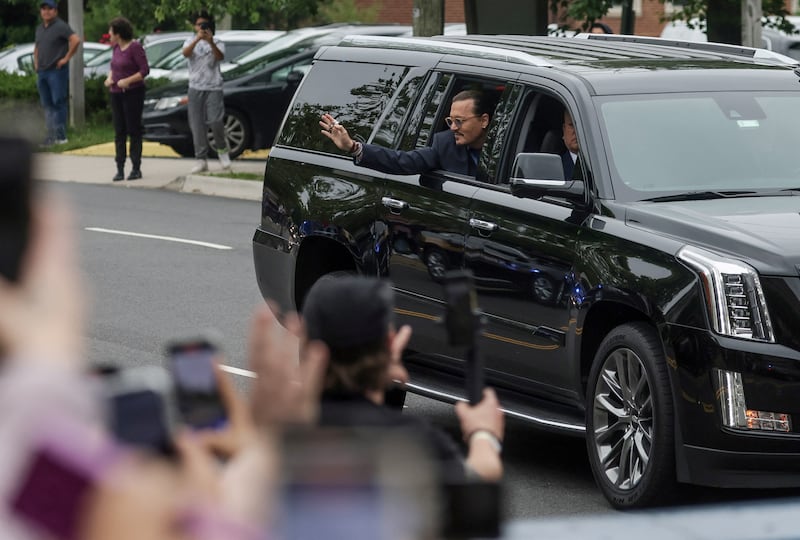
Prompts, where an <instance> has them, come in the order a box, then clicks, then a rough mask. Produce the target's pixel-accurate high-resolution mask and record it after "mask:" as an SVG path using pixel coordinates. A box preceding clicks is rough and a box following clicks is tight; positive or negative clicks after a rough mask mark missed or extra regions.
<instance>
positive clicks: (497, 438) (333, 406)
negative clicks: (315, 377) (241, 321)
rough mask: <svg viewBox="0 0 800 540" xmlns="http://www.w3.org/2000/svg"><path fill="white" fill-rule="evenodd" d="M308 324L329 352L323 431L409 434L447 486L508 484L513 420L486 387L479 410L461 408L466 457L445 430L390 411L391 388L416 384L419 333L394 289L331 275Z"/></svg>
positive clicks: (306, 314) (312, 304) (311, 298)
mask: <svg viewBox="0 0 800 540" xmlns="http://www.w3.org/2000/svg"><path fill="white" fill-rule="evenodd" d="M302 318H303V323H304V326H305V332H306V335H305V339H306V340H308V342H313V341H315V340H318V341H321V342H323V343H324V344H325V345H327V346H328V350H329V359H328V367H327V373H326V375H325V380H324V389H323V395H322V402H321V407H320V413H319V414H320V421H319V422H320V425H322V426H327V427H364V428H376V429H384V430H385V429H389V430H394V429H405V430H406V431H407V432H408V433H409V434H411V435H414V436H416V437H417V438H418V439H419V440H420V442H421V443H423V444H424V445H426V446H427V447H428V448H429V450H430V451H431V453H432V456H433V458H434V459H435V460H437V461H438V463H439V464H440V471H441V474H442V479H443V480H444V481H445V482H458V481H461V480H464V479H468V478H470V477H477V478H478V479H481V480H484V481H490V482H496V481H499V480H500V479H501V478H502V476H503V463H502V460H501V457H500V452H501V441H502V439H503V434H504V431H505V419H504V416H503V412H502V410H501V409H500V405H499V403H498V400H497V396H496V394H495V392H494V390H493V389H491V388H486V389H484V390H483V399H482V400H481V401H480V402H479V403H478V404H476V405H474V406H471V405H469V404H468V403H466V402H459V403H457V404H456V407H455V409H456V414H457V415H458V418H459V422H460V426H461V433H462V435H463V438H464V442H465V443H466V446H467V448H468V453H467V456H466V458H464V457H463V455H462V453H461V450H460V449H459V448H458V445H456V443H455V442H454V441H453V440H452V438H451V437H450V436H449V435H448V434H446V433H445V432H444V431H442V430H440V429H438V428H435V427H434V426H432V425H430V424H428V423H427V422H424V421H423V420H422V419H420V418H418V417H414V416H410V415H404V414H401V412H400V411H398V410H396V409H394V408H392V407H389V406H388V405H386V397H387V389H389V388H390V386H392V385H393V384H396V383H397V382H399V383H405V382H407V381H408V372H407V371H406V368H405V367H404V366H403V363H402V354H403V350H404V349H405V347H406V345H407V344H408V341H409V339H410V338H411V327H409V326H403V327H401V328H400V329H396V328H395V326H394V291H393V290H392V288H391V286H390V285H389V283H387V282H386V281H382V280H380V279H377V278H368V277H363V276H347V277H336V278H333V277H327V278H326V277H323V278H322V279H320V280H319V281H317V283H315V284H314V285H313V286H312V287H311V289H310V290H309V292H308V296H306V299H305V303H304V306H303V310H302Z"/></svg>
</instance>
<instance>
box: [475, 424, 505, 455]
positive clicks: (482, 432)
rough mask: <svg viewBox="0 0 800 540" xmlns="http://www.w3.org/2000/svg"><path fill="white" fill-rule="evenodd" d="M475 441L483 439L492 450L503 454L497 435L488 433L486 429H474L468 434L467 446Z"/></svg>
mask: <svg viewBox="0 0 800 540" xmlns="http://www.w3.org/2000/svg"><path fill="white" fill-rule="evenodd" d="M475 439H483V440H485V441H489V444H491V445H492V448H494V449H495V451H496V452H497V453H498V454H500V453H502V452H503V445H502V444H501V443H500V439H498V438H497V435H495V434H494V433H492V432H491V431H489V430H488V429H476V430H475V431H473V432H472V433H470V434H469V437H468V438H467V440H468V441H469V444H472V441H474V440H475Z"/></svg>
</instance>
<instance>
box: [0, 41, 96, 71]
mask: <svg viewBox="0 0 800 540" xmlns="http://www.w3.org/2000/svg"><path fill="white" fill-rule="evenodd" d="M34 45H35V44H34V43H23V44H21V45H15V46H13V47H9V48H8V49H5V50H3V51H0V71H7V72H8V73H14V74H16V75H26V74H28V73H33V47H34ZM108 49H109V46H108V45H106V44H105V43H97V42H94V41H84V42H83V44H82V51H83V62H84V64H85V63H86V62H88V61H89V60H91V59H92V58H94V57H95V56H96V55H98V54H100V53H102V52H103V51H106V50H108Z"/></svg>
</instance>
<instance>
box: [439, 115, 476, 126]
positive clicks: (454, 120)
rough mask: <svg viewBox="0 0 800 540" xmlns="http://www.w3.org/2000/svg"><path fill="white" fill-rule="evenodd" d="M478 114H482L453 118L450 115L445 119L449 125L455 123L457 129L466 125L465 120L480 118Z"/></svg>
mask: <svg viewBox="0 0 800 540" xmlns="http://www.w3.org/2000/svg"><path fill="white" fill-rule="evenodd" d="M478 116H480V115H477V114H476V115H475V116H467V117H466V118H451V117H450V116H448V117H447V118H445V119H444V121H445V123H446V124H447V127H453V125H455V126H456V129H461V126H463V125H464V122H466V121H467V120H469V119H470V118H478Z"/></svg>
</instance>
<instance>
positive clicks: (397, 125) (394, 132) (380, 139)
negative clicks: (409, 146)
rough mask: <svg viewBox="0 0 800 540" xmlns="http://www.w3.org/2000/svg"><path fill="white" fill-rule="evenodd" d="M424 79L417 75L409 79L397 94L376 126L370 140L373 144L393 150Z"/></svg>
mask: <svg viewBox="0 0 800 540" xmlns="http://www.w3.org/2000/svg"><path fill="white" fill-rule="evenodd" d="M424 80H425V77H424V76H423V75H417V76H415V77H409V79H408V80H407V81H406V83H405V85H404V86H403V88H401V89H400V91H399V92H398V93H397V99H396V100H395V102H394V103H393V104H392V106H391V107H390V108H389V110H388V111H386V116H385V117H384V118H383V121H382V122H381V124H380V126H378V129H377V131H376V132H375V136H374V137H373V139H372V143H373V144H379V145H381V146H386V147H388V148H394V147H395V146H396V145H397V143H398V142H399V141H400V139H401V137H402V135H403V132H402V127H403V123H404V120H405V118H406V116H407V115H408V113H409V110H410V109H411V107H412V106H413V105H414V98H415V97H417V95H418V94H419V87H420V86H421V85H422V83H423V81H424Z"/></svg>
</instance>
